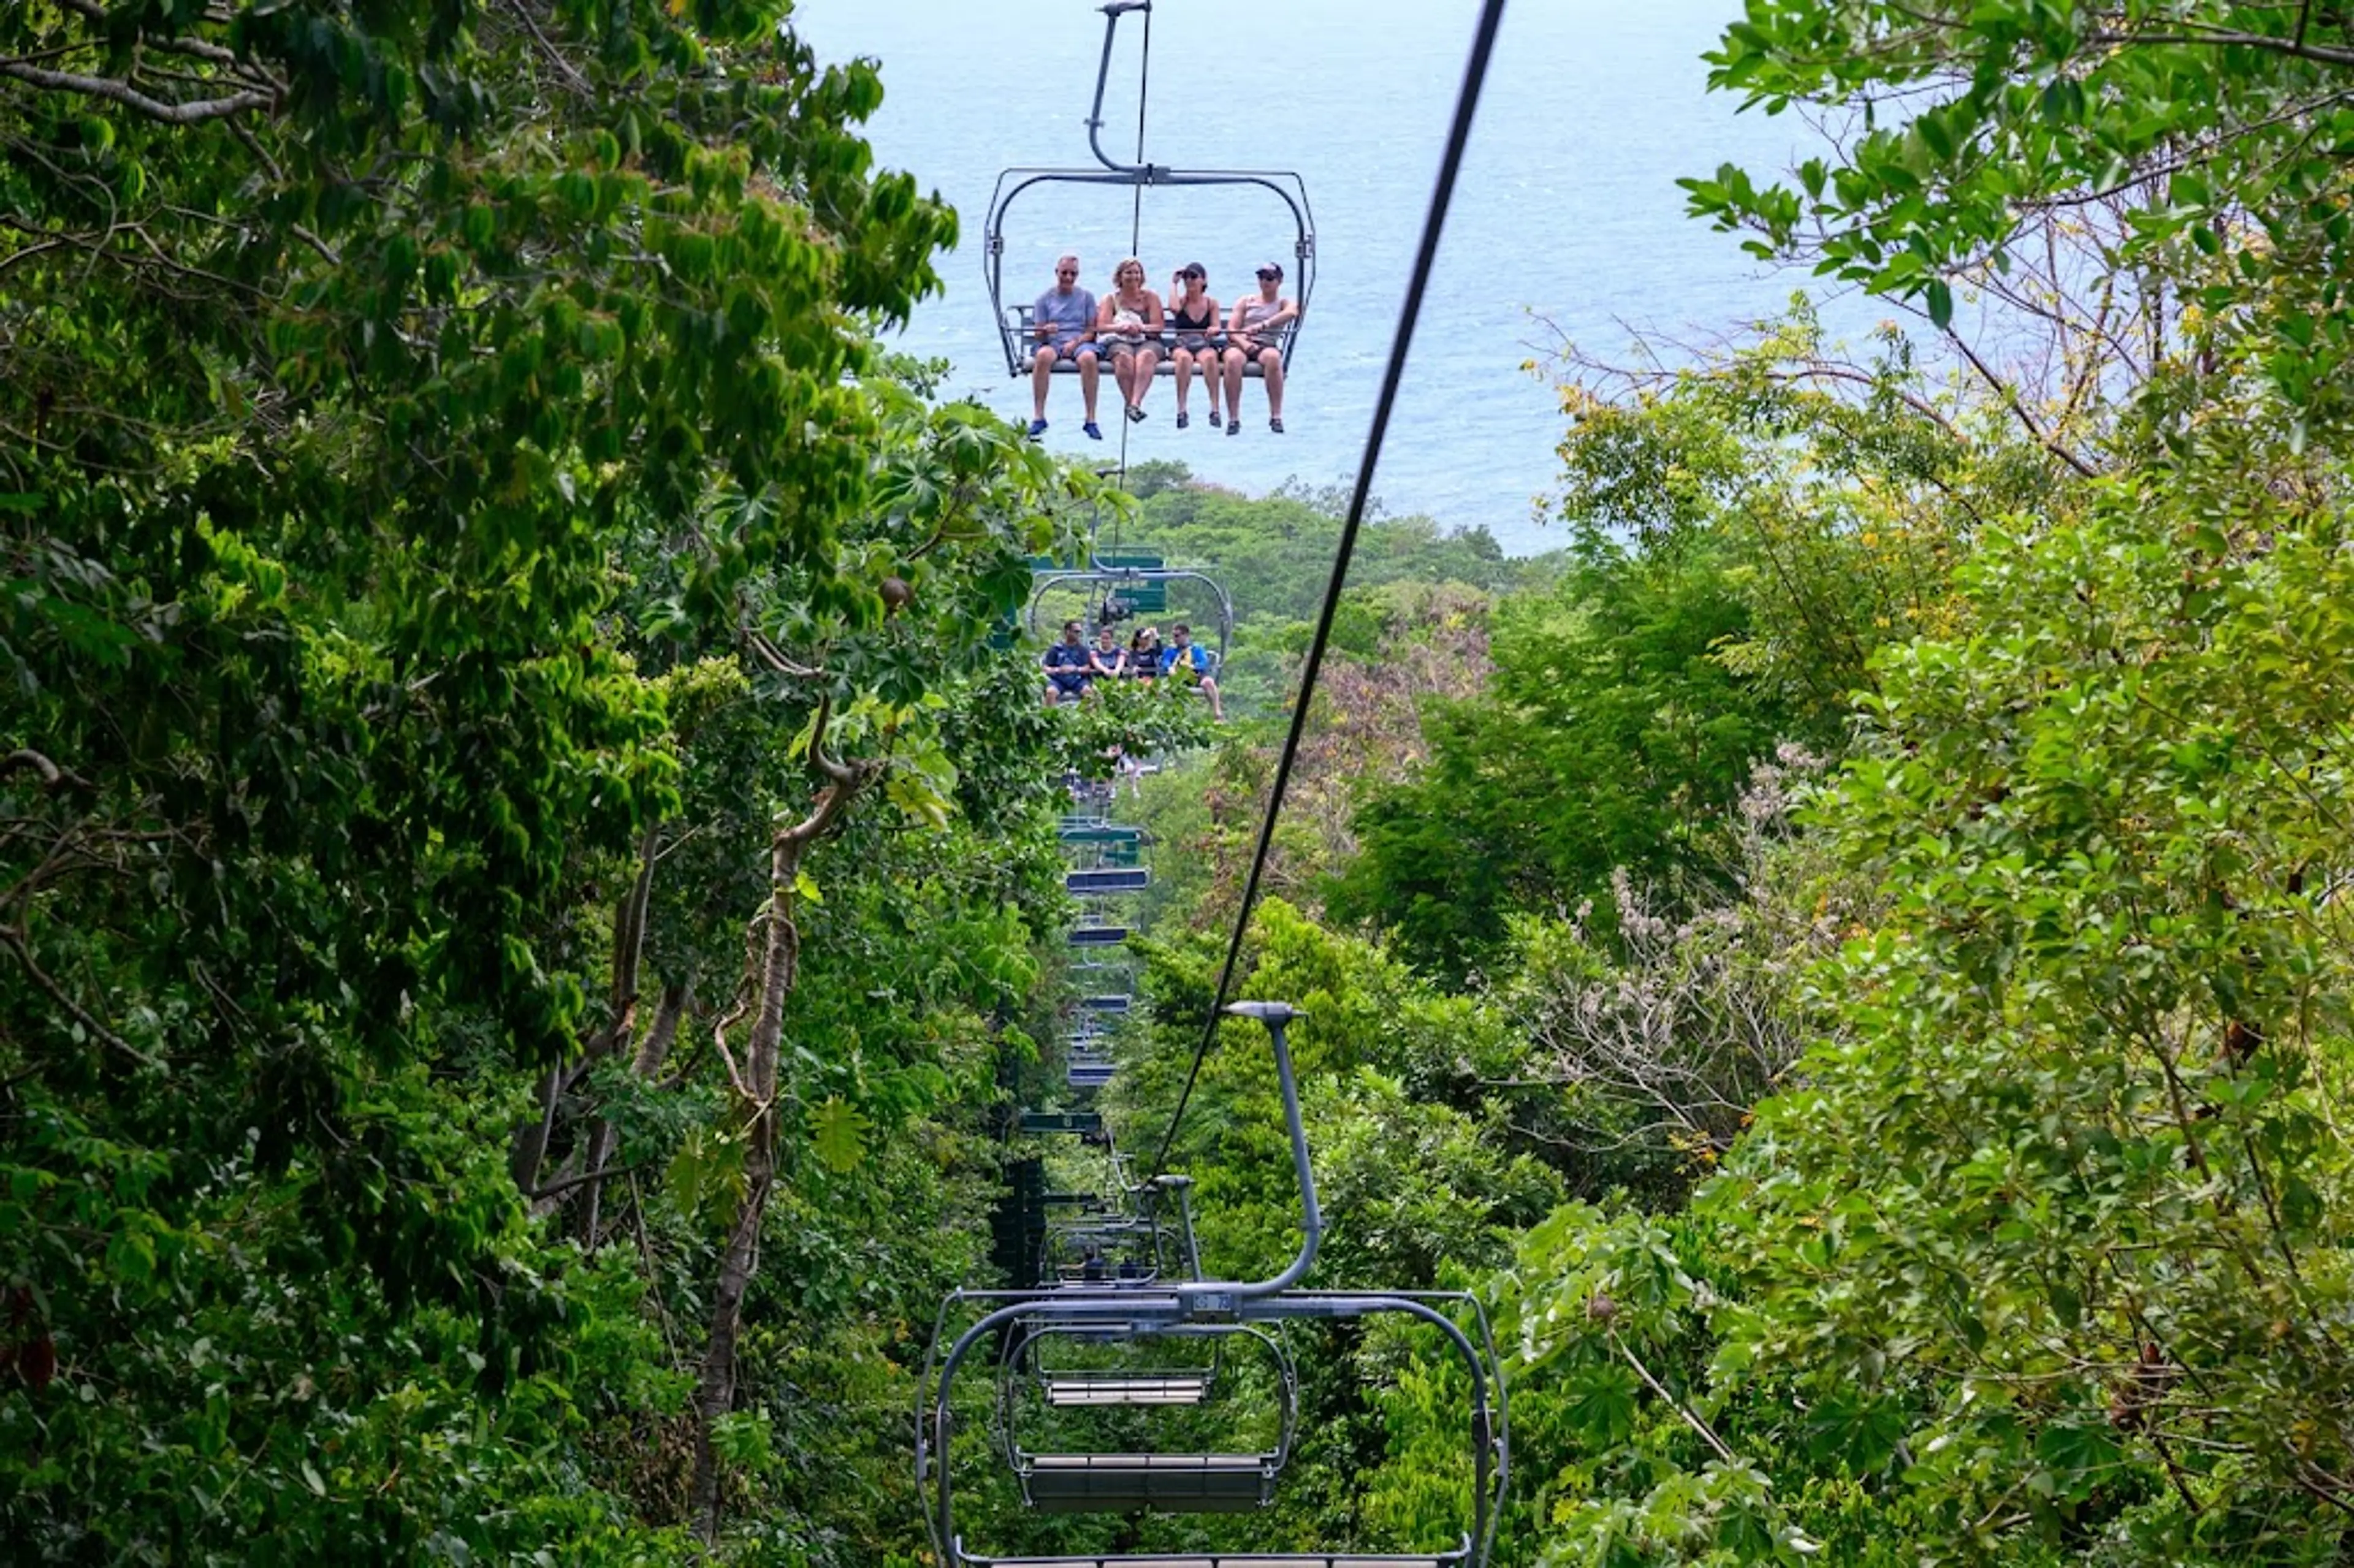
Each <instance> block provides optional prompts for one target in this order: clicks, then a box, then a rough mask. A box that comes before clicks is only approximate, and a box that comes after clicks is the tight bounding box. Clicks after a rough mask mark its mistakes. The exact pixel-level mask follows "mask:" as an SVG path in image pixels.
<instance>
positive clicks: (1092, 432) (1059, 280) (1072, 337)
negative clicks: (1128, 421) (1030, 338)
mask: <svg viewBox="0 0 2354 1568" xmlns="http://www.w3.org/2000/svg"><path fill="white" fill-rule="evenodd" d="M1030 323H1031V330H1032V331H1034V332H1035V333H1036V334H1037V335H1038V350H1037V353H1036V354H1035V355H1034V356H1033V357H1032V359H1031V361H1030V393H1031V398H1032V402H1033V405H1034V407H1033V408H1032V412H1031V418H1030V439H1031V440H1037V439H1038V438H1039V437H1040V436H1043V435H1044V434H1045V433H1046V385H1047V382H1048V381H1049V380H1050V379H1051V378H1052V377H1053V376H1054V374H1055V362H1056V361H1057V360H1063V359H1067V360H1070V361H1071V362H1072V363H1074V364H1076V366H1078V367H1079V396H1080V397H1081V398H1082V399H1083V400H1084V401H1085V402H1086V404H1087V424H1086V425H1085V426H1083V427H1082V429H1085V430H1086V431H1087V437H1088V439H1089V440H1098V441H1099V440H1103V431H1102V430H1101V429H1098V428H1097V425H1096V376H1097V368H1096V361H1097V358H1098V357H1099V355H1100V352H1101V351H1100V350H1099V349H1098V348H1097V345H1096V342H1095V339H1094V338H1093V337H1092V336H1091V335H1090V334H1092V333H1093V332H1094V331H1095V325H1096V297H1095V295H1094V293H1093V292H1092V291H1088V290H1086V289H1082V288H1080V287H1079V259H1078V258H1077V257H1076V256H1066V257H1064V258H1062V259H1061V260H1058V261H1056V262H1055V286H1054V287H1053V288H1051V289H1049V290H1047V291H1045V292H1044V293H1043V294H1041V295H1039V296H1038V302H1037V303H1036V304H1034V305H1033V306H1031V307H1030Z"/></svg>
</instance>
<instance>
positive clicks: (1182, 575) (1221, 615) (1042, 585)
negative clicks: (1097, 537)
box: [1023, 540, 1235, 665]
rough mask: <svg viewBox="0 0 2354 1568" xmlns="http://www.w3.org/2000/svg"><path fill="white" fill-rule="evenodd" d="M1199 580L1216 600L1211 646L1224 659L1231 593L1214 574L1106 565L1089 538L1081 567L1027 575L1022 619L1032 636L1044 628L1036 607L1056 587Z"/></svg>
mask: <svg viewBox="0 0 2354 1568" xmlns="http://www.w3.org/2000/svg"><path fill="white" fill-rule="evenodd" d="M1174 582H1192V583H1199V584H1201V585H1202V586H1203V587H1204V588H1208V589H1209V590H1210V593H1211V595H1212V596H1213V597H1214V599H1216V600H1217V604H1218V646H1217V648H1216V649H1215V650H1214V652H1216V654H1217V656H1218V662H1219V664H1221V665H1224V664H1225V662H1226V644H1227V643H1228V642H1229V641H1232V640H1233V638H1234V634H1235V601H1234V596H1233V595H1231V594H1229V593H1227V592H1226V590H1225V588H1224V587H1223V586H1221V585H1220V583H1219V582H1218V580H1217V579H1216V578H1215V577H1211V576H1209V575H1208V574H1207V573H1205V572H1198V571H1195V570H1193V568H1192V567H1108V566H1105V565H1103V564H1101V563H1100V562H1099V561H1098V560H1097V558H1096V553H1095V545H1094V542H1093V541H1092V540H1090V541H1089V542H1088V545H1087V565H1086V566H1084V567H1055V568H1054V569H1052V570H1049V571H1034V572H1033V573H1032V574H1031V577H1030V603H1029V604H1028V606H1027V607H1026V608H1025V609H1023V624H1024V625H1025V626H1027V627H1028V628H1029V629H1030V635H1031V636H1033V637H1036V636H1038V635H1040V634H1041V632H1042V630H1044V629H1043V628H1042V627H1041V626H1040V625H1039V622H1038V611H1039V608H1040V607H1041V606H1042V605H1043V604H1044V602H1045V599H1046V596H1047V595H1048V594H1050V593H1053V592H1054V591H1055V589H1057V588H1089V587H1091V586H1092V585H1098V584H1100V585H1106V586H1108V587H1109V588H1113V589H1115V590H1116V589H1118V588H1119V586H1120V585H1121V584H1123V583H1126V584H1129V585H1131V586H1139V587H1140V586H1142V585H1143V584H1145V583H1174Z"/></svg>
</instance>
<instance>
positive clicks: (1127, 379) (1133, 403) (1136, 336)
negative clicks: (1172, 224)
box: [1096, 256, 1168, 419]
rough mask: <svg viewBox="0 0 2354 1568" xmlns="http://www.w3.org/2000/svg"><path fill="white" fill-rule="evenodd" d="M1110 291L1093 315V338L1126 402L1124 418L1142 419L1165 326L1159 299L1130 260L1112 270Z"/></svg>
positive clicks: (1138, 263) (1141, 266)
mask: <svg viewBox="0 0 2354 1568" xmlns="http://www.w3.org/2000/svg"><path fill="white" fill-rule="evenodd" d="M1111 282H1112V291H1111V292H1110V293H1108V294H1106V295H1105V296H1104V301H1103V307H1102V309H1100V310H1099V311H1097V313H1096V335H1097V336H1098V337H1100V338H1101V339H1103V343H1104V347H1105V349H1106V351H1107V352H1108V353H1109V354H1110V355H1111V373H1112V376H1113V378H1114V379H1116V380H1117V381H1119V395H1120V396H1121V397H1123V398H1125V399H1127V402H1128V417H1129V418H1131V419H1141V418H1144V395H1145V394H1146V393H1147V392H1150V390H1151V389H1152V368H1153V366H1157V365H1159V364H1160V363H1161V328H1162V327H1164V326H1166V325H1167V324H1168V318H1167V317H1166V316H1165V315H1163V314H1162V313H1161V296H1160V295H1158V294H1156V293H1154V292H1153V291H1151V290H1150V289H1148V288H1146V287H1145V286H1144V263H1143V262H1141V261H1139V260H1137V259H1136V258H1135V257H1133V256H1131V257H1129V259H1128V260H1125V261H1123V262H1121V263H1120V264H1119V266H1118V267H1115V268H1113V269H1112V274H1111Z"/></svg>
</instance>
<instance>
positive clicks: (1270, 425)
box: [1267, 419, 1283, 436]
mask: <svg viewBox="0 0 2354 1568" xmlns="http://www.w3.org/2000/svg"><path fill="white" fill-rule="evenodd" d="M1267 429H1270V430H1273V431H1274V432H1275V433H1276V434H1277V435H1278V436H1279V435H1281V434H1283V421H1282V420H1281V419H1269V420H1268V421H1267Z"/></svg>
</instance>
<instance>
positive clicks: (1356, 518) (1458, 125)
mask: <svg viewBox="0 0 2354 1568" xmlns="http://www.w3.org/2000/svg"><path fill="white" fill-rule="evenodd" d="M1503 17H1504V0H1485V3H1484V4H1483V5H1481V7H1480V11H1479V30H1478V31H1477V32H1476V33H1475V34H1473V35H1472V39H1471V58H1470V60H1469V63H1467V64H1466V65H1465V66H1464V68H1463V86H1462V88H1461V90H1459V91H1458V93H1457V94H1456V99H1455V123H1454V124H1453V125H1452V126H1451V127H1449V128H1448V130H1447V153H1446V155H1445V156H1444V157H1442V158H1441V159H1440V160H1439V164H1438V178H1437V181H1436V182H1435V183H1434V184H1433V185H1432V186H1431V191H1430V212H1429V215H1428V216H1427V217H1425V218H1424V219H1423V225H1422V245H1421V248H1420V249H1417V250H1416V252H1415V258H1414V272H1413V275H1412V277H1411V278H1410V279H1409V280H1408V281H1407V283H1406V291H1405V305H1404V306H1403V307H1402V308H1401V309H1400V311H1399V313H1398V327H1397V336H1396V338H1395V339H1394V341H1393V342H1392V343H1391V344H1390V361H1389V366H1388V368H1387V369H1386V370H1384V372H1383V373H1382V391H1381V396H1380V397H1378V398H1377V399H1375V401H1374V403H1373V428H1372V429H1371V430H1369V431H1368V432H1367V433H1366V436H1365V458H1364V461H1363V462H1362V463H1360V464H1359V465H1358V468H1357V482H1356V484H1355V485H1354V486H1353V487H1352V490H1351V492H1350V494H1349V514H1348V516H1347V517H1345V518H1344V519H1342V521H1341V545H1340V548H1339V550H1338V551H1337V552H1336V553H1335V554H1334V556H1333V557H1332V577H1331V581H1330V582H1328V583H1327V584H1326V585H1325V588H1324V605H1323V608H1322V609H1320V611H1318V613H1317V617H1316V635H1315V636H1314V637H1313V638H1312V639H1311V640H1310V641H1309V644H1308V662H1307V663H1306V665H1305V666H1304V667H1303V668H1302V669H1301V671H1300V675H1299V703H1298V705H1296V706H1294V707H1293V709H1292V710H1291V729H1290V731H1289V733H1288V734H1287V735H1286V736H1284V739H1283V757H1282V759H1281V760H1280V761H1278V763H1277V764H1276V768H1275V789H1274V792H1273V793H1272V794H1271V795H1269V796H1268V798H1267V815H1266V816H1265V817H1264V818H1263V819H1262V820H1261V821H1260V823H1259V833H1258V847H1257V850H1256V851H1255V852H1254V853H1252V855H1251V867H1250V875H1249V876H1248V877H1247V878H1246V880H1245V881H1244V883H1243V901H1242V906H1241V907H1240V908H1238V909H1236V910H1235V929H1234V934H1233V936H1232V937H1231V938H1229V939H1228V940H1227V942H1226V959H1225V963H1224V964H1223V965H1221V966H1220V967H1219V969H1218V989H1217V994H1216V995H1215V996H1214V998H1212V999H1211V1002H1210V1013H1209V1017H1208V1018H1207V1019H1205V1020H1204V1022H1203V1024H1202V1041H1201V1044H1198V1045H1196V1046H1195V1047H1194V1048H1193V1066H1192V1067H1191V1068H1189V1069H1188V1070H1187V1072H1186V1074H1185V1086H1184V1088H1183V1089H1182V1091H1180V1092H1179V1094H1178V1096H1177V1108H1176V1109H1175V1110H1173V1111H1172V1112H1171V1113H1170V1117H1169V1130H1168V1131H1167V1132H1166V1133H1164V1134H1162V1135H1161V1149H1160V1151H1159V1152H1158V1153H1156V1154H1154V1155H1153V1157H1152V1176H1159V1175H1161V1173H1162V1172H1163V1171H1165V1170H1166V1168H1167V1162H1168V1159H1169V1150H1170V1148H1171V1146H1172V1145H1173V1144H1174V1143H1175V1142H1176V1141H1177V1129H1178V1127H1179V1125H1180V1124H1181V1123H1182V1121H1183V1120H1184V1118H1185V1107H1186V1105H1187V1104H1188V1103H1189V1102H1190V1101H1191V1100H1192V1099H1193V1085H1194V1084H1195V1082H1196V1081H1198V1080H1199V1079H1200V1077H1201V1075H1202V1064H1203V1062H1204V1061H1205V1060H1206V1059H1207V1058H1208V1056H1209V1054H1210V1047H1211V1046H1212V1045H1213V1044H1215V1043H1216V1041H1217V1038H1218V1020H1219V1018H1220V1017H1221V1016H1222V1014H1223V1011H1224V1009H1225V1005H1226V996H1227V993H1228V991H1229V989H1230V988H1231V987H1232V986H1233V984H1234V979H1235V963H1236V962H1238V961H1239V960H1240V959H1241V957H1242V950H1243V938H1244V937H1245V936H1246V934H1247V933H1248V931H1249V929H1250V917H1251V906H1253V905H1254V904H1256V903H1257V901H1258V884H1259V877H1260V875H1261V874H1263V873H1264V872H1265V871H1266V869H1267V854H1268V852H1269V851H1270V850H1271V849H1272V848H1273V846H1274V843H1275V825H1276V820H1277V818H1278V817H1279V816H1281V815H1282V813H1283V795H1284V790H1285V789H1286V788H1287V787H1288V785H1289V784H1290V782H1291V768H1292V765H1293V764H1294V763H1295V762H1297V761H1298V760H1299V742H1300V738H1301V736H1303V735H1304V734H1305V733H1306V731H1307V728H1308V710H1309V707H1310V703H1311V700H1312V699H1313V698H1314V696H1315V694H1316V677H1317V674H1318V673H1319V672H1320V670H1321V669H1322V668H1323V665H1324V649H1325V645H1326V644H1327V643H1329V642H1330V641H1331V639H1332V620H1333V617H1334V616H1335V615H1336V614H1338V613H1339V610H1340V608H1341V589H1342V588H1345V587H1346V586H1347V585H1348V580H1349V559H1350V557H1351V556H1352V555H1353V554H1354V553H1355V552H1356V548H1357V535H1358V532H1359V531H1360V529H1361V528H1362V527H1363V524H1364V520H1365V503H1366V501H1367V500H1368V498H1369V497H1370V496H1371V494H1372V492H1373V466H1374V464H1376V463H1377V462H1379V461H1381V455H1382V441H1383V440H1384V438H1385V437H1386V436H1387V435H1388V434H1389V425H1390V412H1391V410H1392V409H1393V408H1394V407H1395V405H1396V403H1397V391H1398V383H1399V382H1400V381H1402V380H1404V379H1405V362H1406V355H1407V354H1408V352H1409V351H1410V350H1411V349H1412V348H1413V347H1414V327H1415V323H1416V320H1417V319H1418V318H1419V317H1420V316H1421V314H1422V297H1423V294H1424V292H1425V291H1426V290H1427V289H1428V288H1429V286H1430V272H1431V267H1432V265H1433V263H1435V262H1436V261H1437V257H1438V240H1439V237H1440V235H1441V234H1442V233H1443V232H1444V231H1445V230H1446V228H1447V205H1448V203H1449V202H1450V201H1451V200H1452V199H1453V198H1454V195H1455V176H1456V175H1457V174H1458V172H1460V170H1461V169H1462V166H1463V150H1464V148H1465V146H1466V145H1468V144H1469V142H1470V139H1471V122H1472V119H1473V117H1474V116H1475V115H1476V114H1477V113H1478V111H1479V89H1480V87H1481V85H1482V84H1483V83H1484V82H1485V81H1486V79H1487V76H1488V58H1489V56H1490V54H1491V53H1492V52H1493V51H1494V48H1495V45H1496V28H1497V25H1498V24H1499V23H1500V22H1501V21H1502V20H1503ZM1152 1176H1148V1177H1146V1178H1145V1180H1147V1181H1150V1180H1151V1179H1152Z"/></svg>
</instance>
